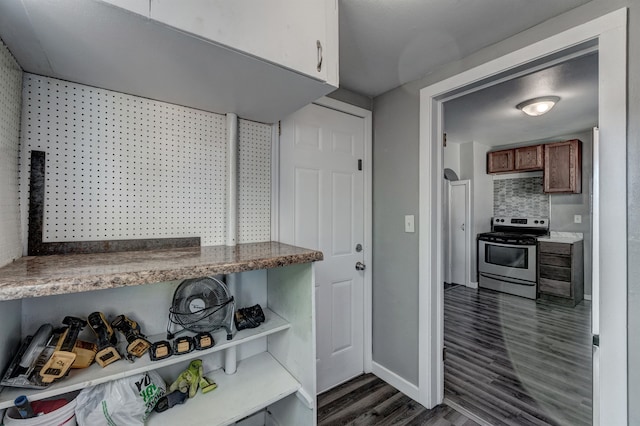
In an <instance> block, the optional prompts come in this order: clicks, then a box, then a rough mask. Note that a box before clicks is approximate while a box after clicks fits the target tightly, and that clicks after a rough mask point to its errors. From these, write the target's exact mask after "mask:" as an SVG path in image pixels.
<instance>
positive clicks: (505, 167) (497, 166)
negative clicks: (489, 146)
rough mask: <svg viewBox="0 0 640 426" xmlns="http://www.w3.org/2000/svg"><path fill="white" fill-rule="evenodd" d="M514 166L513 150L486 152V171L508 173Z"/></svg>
mask: <svg viewBox="0 0 640 426" xmlns="http://www.w3.org/2000/svg"><path fill="white" fill-rule="evenodd" d="M514 170H515V168H514V150H513V149H505V150H502V151H493V152H487V173H509V172H513V171H514Z"/></svg>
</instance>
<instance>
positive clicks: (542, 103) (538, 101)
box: [516, 96, 560, 117]
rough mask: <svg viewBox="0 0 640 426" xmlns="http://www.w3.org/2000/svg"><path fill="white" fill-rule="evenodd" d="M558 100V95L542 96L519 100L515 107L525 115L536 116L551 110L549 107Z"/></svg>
mask: <svg viewBox="0 0 640 426" xmlns="http://www.w3.org/2000/svg"><path fill="white" fill-rule="evenodd" d="M559 100H560V98H559V97H558V96H543V97H541V98H533V99H529V100H528V101H524V102H520V103H519V104H518V105H516V108H518V109H519V110H522V112H524V113H525V114H527V115H530V116H532V117H536V116H538V115H542V114H546V113H547V112H549V111H551V108H553V107H554V105H555V104H556V103H557V102H558V101H559Z"/></svg>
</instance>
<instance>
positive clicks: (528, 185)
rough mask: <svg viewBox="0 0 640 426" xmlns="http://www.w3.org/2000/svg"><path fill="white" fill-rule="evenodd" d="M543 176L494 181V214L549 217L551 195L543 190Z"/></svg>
mask: <svg viewBox="0 0 640 426" xmlns="http://www.w3.org/2000/svg"><path fill="white" fill-rule="evenodd" d="M542 179H543V178H542V177H526V178H516V179H500V180H494V181H493V215H494V216H507V217H544V218H548V217H549V195H548V194H545V193H544V192H542V189H543V181H542Z"/></svg>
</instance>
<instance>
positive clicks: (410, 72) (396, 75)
mask: <svg viewBox="0 0 640 426" xmlns="http://www.w3.org/2000/svg"><path fill="white" fill-rule="evenodd" d="M588 1H589V0H562V1H558V0H535V1H531V0H482V1H478V0H342V1H341V2H340V86H341V87H343V88H345V89H349V90H351V91H354V92H357V93H361V94H363V95H367V96H372V97H373V96H377V95H379V94H381V93H384V92H386V91H388V90H390V89H393V88H395V87H398V86H400V85H401V84H404V83H407V82H409V81H412V80H416V79H418V78H420V77H422V76H424V75H426V74H428V73H429V72H431V71H433V70H435V69H436V68H438V67H439V66H442V65H444V64H446V63H448V62H451V61H454V60H457V59H461V58H464V57H465V56H468V55H469V54H471V53H473V52H475V51H477V50H479V49H481V48H483V47H485V46H489V45H491V44H494V43H497V42H499V41H501V40H503V39H505V38H508V37H510V36H512V35H514V34H517V33H519V32H522V31H524V30H526V29H527V28H530V27H532V26H534V25H537V24H539V23H540V22H543V21H545V20H547V19H549V18H552V17H554V16H556V15H559V14H561V13H563V12H566V11H567V10H570V9H573V8H575V7H577V6H580V5H582V4H584V3H587V2H588Z"/></svg>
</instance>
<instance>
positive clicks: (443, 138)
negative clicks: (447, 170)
mask: <svg viewBox="0 0 640 426" xmlns="http://www.w3.org/2000/svg"><path fill="white" fill-rule="evenodd" d="M442 146H443V147H445V148H446V147H447V134H446V133H443V134H442Z"/></svg>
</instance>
